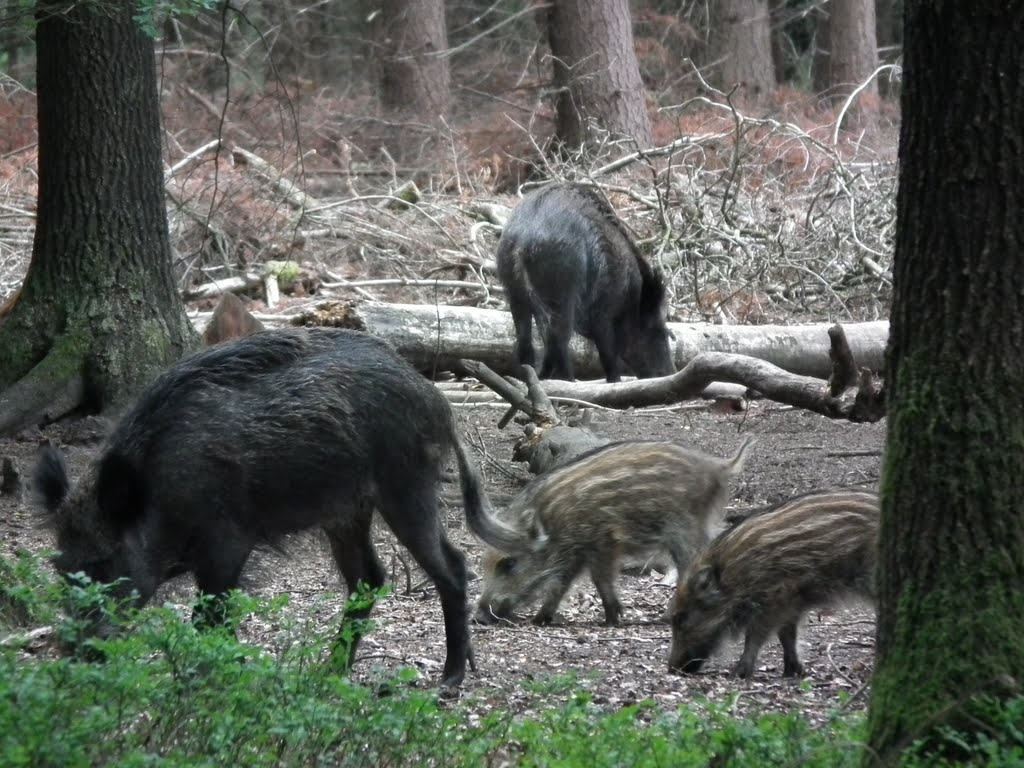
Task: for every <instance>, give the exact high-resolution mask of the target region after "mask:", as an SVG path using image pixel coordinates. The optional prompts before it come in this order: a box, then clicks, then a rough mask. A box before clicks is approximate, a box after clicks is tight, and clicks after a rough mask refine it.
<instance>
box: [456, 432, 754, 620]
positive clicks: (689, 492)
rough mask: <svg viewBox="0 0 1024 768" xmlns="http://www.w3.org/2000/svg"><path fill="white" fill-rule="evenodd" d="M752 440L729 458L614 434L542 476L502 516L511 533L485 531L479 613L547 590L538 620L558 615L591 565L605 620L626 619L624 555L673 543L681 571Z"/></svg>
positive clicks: (494, 613)
mask: <svg viewBox="0 0 1024 768" xmlns="http://www.w3.org/2000/svg"><path fill="white" fill-rule="evenodd" d="M750 443H751V441H750V439H749V438H748V439H747V440H745V441H744V443H743V445H742V446H741V447H740V449H739V451H737V453H736V455H734V456H733V457H732V458H730V459H720V458H717V457H714V456H709V455H707V454H704V453H700V452H697V451H692V450H688V449H686V448H684V447H682V446H681V445H678V444H676V443H671V442H654V441H629V442H622V443H613V444H611V445H607V446H603V447H601V448H597V449H595V450H593V451H591V452H589V453H585V454H583V455H582V456H580V457H579V458H577V459H574V460H573V461H572V462H570V463H568V464H565V465H563V466H561V467H557V468H555V469H552V470H550V471H548V472H546V473H545V474H543V475H541V476H539V477H537V478H535V479H534V480H533V481H532V482H531V483H530V484H529V485H528V486H526V488H524V489H523V490H522V491H521V492H520V493H519V494H518V495H517V496H516V497H515V498H514V499H513V500H512V502H511V504H510V505H509V507H508V509H507V510H506V511H505V513H504V514H503V515H502V516H501V520H502V521H503V522H504V523H505V526H506V532H509V531H511V533H510V535H506V536H504V537H503V538H497V537H493V536H492V537H491V538H488V537H487V536H484V537H482V538H483V539H484V542H485V543H486V544H489V545H490V546H491V547H493V548H494V550H492V551H490V552H487V553H485V555H484V560H483V562H484V586H483V594H482V595H481V597H480V601H479V605H478V609H477V613H476V620H477V621H480V622H483V623H489V622H493V621H495V620H496V619H498V618H508V617H510V616H511V615H512V612H513V611H514V610H515V609H516V607H518V606H519V605H522V604H524V603H527V602H529V601H531V600H532V599H533V598H535V597H540V599H541V600H542V604H541V607H540V610H539V611H538V612H537V614H536V616H535V617H534V619H533V621H534V623H538V624H546V623H549V622H550V621H551V620H552V618H553V617H554V615H555V611H556V610H557V609H558V605H559V603H560V602H561V601H562V597H563V596H564V595H565V593H566V591H567V590H568V589H569V587H570V586H571V585H572V583H573V581H575V579H576V578H577V577H578V576H579V575H580V573H581V572H582V571H583V570H584V569H589V571H590V576H591V578H592V579H593V580H594V585H595V586H596V587H597V591H598V593H599V594H600V596H601V602H602V603H603V605H604V613H605V620H606V622H607V623H608V624H617V623H618V621H619V619H620V617H621V614H622V604H621V602H620V601H619V597H618V594H617V592H616V589H615V581H616V579H617V577H618V572H619V566H620V563H621V561H622V559H623V558H633V559H635V558H645V557H651V556H653V555H656V554H660V553H662V552H664V551H666V550H667V551H668V553H669V555H670V556H671V558H672V560H673V561H674V562H675V564H676V567H677V568H679V570H680V573H681V572H682V570H683V569H684V568H685V567H686V565H687V563H688V562H689V561H690V559H691V558H692V557H693V556H694V554H695V553H696V552H697V551H698V550H699V549H700V548H701V547H702V546H704V545H705V544H706V543H707V541H708V539H709V537H710V533H711V532H712V529H713V528H714V527H715V526H716V525H717V524H718V522H719V521H720V519H721V516H722V513H723V509H724V506H725V503H726V500H727V499H728V496H729V480H730V478H732V477H733V476H735V475H736V474H738V473H739V472H740V470H741V469H742V466H743V458H744V452H745V451H746V449H747V446H748V445H750ZM493 531H494V527H492V528H491V529H490V530H488V531H487V532H486V533H488V534H491V533H493Z"/></svg>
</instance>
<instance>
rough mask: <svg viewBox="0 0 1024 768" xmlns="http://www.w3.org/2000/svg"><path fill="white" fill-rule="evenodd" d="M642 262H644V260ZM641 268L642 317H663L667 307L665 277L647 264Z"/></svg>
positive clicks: (658, 270)
mask: <svg viewBox="0 0 1024 768" xmlns="http://www.w3.org/2000/svg"><path fill="white" fill-rule="evenodd" d="M640 261H643V260H642V259H641V260H640ZM643 264H644V265H645V266H642V267H641V268H640V271H641V282H640V316H641V317H662V318H663V312H664V310H665V309H666V307H665V295H666V289H665V275H664V274H662V272H661V270H660V269H656V268H654V267H651V266H650V265H649V264H647V262H643Z"/></svg>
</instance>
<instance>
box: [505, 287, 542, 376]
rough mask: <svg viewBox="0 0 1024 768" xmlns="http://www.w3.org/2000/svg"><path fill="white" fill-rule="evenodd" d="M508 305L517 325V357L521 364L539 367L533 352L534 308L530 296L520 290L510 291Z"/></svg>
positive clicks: (513, 320) (513, 321)
mask: <svg viewBox="0 0 1024 768" xmlns="http://www.w3.org/2000/svg"><path fill="white" fill-rule="evenodd" d="M508 306H509V309H510V310H511V311H512V323H513V324H514V325H515V327H516V359H517V360H519V364H520V365H529V366H530V367H532V368H536V367H537V361H536V357H535V356H534V352H533V310H532V309H531V307H530V297H529V296H528V295H526V294H523V293H521V292H520V291H518V290H514V291H509V294H508Z"/></svg>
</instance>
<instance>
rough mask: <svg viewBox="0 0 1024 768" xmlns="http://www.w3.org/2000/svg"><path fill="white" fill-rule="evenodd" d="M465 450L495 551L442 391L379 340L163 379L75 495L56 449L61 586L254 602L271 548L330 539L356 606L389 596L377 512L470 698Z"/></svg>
mask: <svg viewBox="0 0 1024 768" xmlns="http://www.w3.org/2000/svg"><path fill="white" fill-rule="evenodd" d="M452 447H454V449H455V454H456V457H457V460H458V467H459V472H460V476H461V483H462V492H463V499H464V502H465V508H466V516H467V518H468V519H469V520H470V525H471V527H473V528H475V529H477V530H480V529H483V532H484V534H486V526H487V519H486V518H485V515H484V509H485V507H486V505H487V504H488V501H487V497H486V495H485V493H484V492H483V489H482V487H481V483H480V479H479V476H478V475H477V474H476V471H475V469H474V467H473V466H472V465H471V463H470V461H469V459H468V457H467V455H466V452H465V450H464V448H463V446H462V444H461V442H460V441H459V439H458V437H457V435H456V432H455V428H454V422H453V418H452V413H451V410H450V408H449V406H448V404H447V401H446V400H445V399H444V397H442V396H441V395H440V394H439V393H438V392H437V390H436V389H435V387H434V386H433V385H432V384H431V383H430V382H429V381H427V380H426V379H424V378H423V377H422V376H420V375H419V374H418V373H416V371H415V370H414V369H413V368H412V367H411V366H410V365H408V364H407V363H406V362H405V361H404V360H402V358H400V357H399V356H398V355H397V354H396V353H395V352H394V351H393V350H392V349H391V348H390V347H388V346H387V345H386V344H385V343H383V342H381V341H379V340H377V339H375V338H373V337H372V336H369V335H366V334H363V333H358V332H355V331H345V330H337V329H311V330H299V329H291V330H282V331H268V332H264V333H260V334H257V335H254V336H250V337H248V338H244V339H241V340H238V341H234V342H227V343H223V344H220V345H218V346H216V347H213V348H210V349H208V350H206V351H205V352H201V353H199V354H197V355H195V356H193V357H191V358H189V359H186V360H184V361H182V362H180V363H178V364H177V365H175V366H174V367H172V368H171V369H170V370H168V371H167V372H166V373H164V374H163V375H162V376H160V377H159V378H158V379H157V380H156V381H155V382H154V383H153V384H152V385H151V386H150V387H149V388H148V390H147V391H146V392H145V393H144V394H143V395H142V396H141V398H140V399H139V401H138V402H137V404H136V405H135V406H134V407H133V408H132V409H131V410H130V411H129V412H128V413H127V414H126V415H125V416H124V417H123V418H122V419H121V421H120V423H119V424H118V426H117V427H116V429H115V430H114V432H113V434H112V435H111V437H110V439H109V441H108V443H107V445H106V446H105V448H104V449H103V451H102V454H101V455H100V456H99V458H98V460H97V461H96V464H95V466H94V467H93V469H92V471H91V473H90V474H89V475H88V476H87V477H86V478H85V479H84V480H82V482H81V483H80V484H79V485H78V486H77V487H76V488H75V489H74V490H71V489H70V488H69V483H68V479H67V476H66V473H65V469H64V464H63V460H62V459H61V456H60V454H59V453H58V452H57V451H55V450H53V449H50V450H49V452H47V453H45V454H44V456H43V458H42V459H41V461H40V464H39V466H38V467H37V470H36V485H37V488H38V489H39V490H40V492H41V493H42V495H43V498H44V500H45V503H46V506H47V508H48V509H49V510H50V512H51V513H52V515H53V519H54V521H55V523H56V529H57V545H58V548H59V550H60V554H59V556H58V557H57V559H56V566H57V568H58V570H59V571H61V572H63V573H65V574H67V573H73V572H76V571H84V572H85V573H86V574H87V575H88V576H90V577H91V578H93V579H94V580H97V581H100V582H111V581H114V580H116V579H118V578H121V577H125V578H127V580H128V581H127V587H128V588H130V589H134V590H137V592H138V602H139V603H140V604H143V603H145V602H146V601H148V600H149V599H150V598H151V597H152V595H153V593H154V592H155V590H156V589H157V587H158V586H159V585H160V584H161V583H162V582H163V581H165V580H166V579H167V578H168V577H170V576H171V575H174V574H178V573H183V572H188V571H191V572H192V573H194V574H195V577H196V581H197V584H198V588H199V591H200V592H201V593H203V594H209V595H222V594H223V593H225V592H226V591H227V590H230V589H232V588H234V587H236V586H237V585H238V582H239V576H240V574H241V571H242V567H243V566H244V564H245V562H246V559H247V558H248V557H249V554H250V553H251V552H252V550H253V548H254V547H256V546H257V545H260V544H267V543H273V542H275V541H277V540H278V539H279V538H280V537H282V536H283V535H285V534H288V533H292V532H295V531H301V530H304V529H307V528H311V527H316V526H319V527H320V528H322V529H323V530H324V531H325V533H326V534H327V538H328V540H329V541H330V545H331V550H332V553H333V555H334V560H335V562H336V563H337V566H338V569H339V570H340V571H341V574H342V576H343V577H344V579H345V582H346V584H347V586H348V588H349V590H350V591H351V590H355V589H356V586H357V584H358V583H360V582H363V583H366V584H368V585H370V586H371V587H379V586H380V585H382V584H383V583H384V579H385V570H384V568H383V567H382V566H381V564H380V562H379V560H378V558H377V555H376V553H375V551H374V548H373V544H372V542H371V538H370V525H371V518H372V514H373V511H374V510H375V509H376V510H378V511H379V512H380V514H381V516H382V517H383V518H384V520H385V521H386V522H387V524H388V525H389V526H390V528H391V530H392V531H394V533H395V536H396V537H397V538H398V540H399V541H400V542H402V544H404V545H405V546H406V547H407V548H408V550H409V551H410V552H411V553H412V555H413V557H414V558H415V559H416V561H417V562H418V563H419V564H420V565H421V566H422V567H423V569H424V571H426V573H427V575H428V576H429V577H430V578H431V580H432V581H433V582H434V585H435V586H436V587H437V590H438V594H439V596H440V600H441V607H442V610H443V613H444V623H445V634H446V638H447V657H446V659H445V665H444V673H443V675H444V677H443V682H444V684H446V685H450V686H454V685H458V684H459V683H460V682H461V681H462V679H463V677H464V675H465V666H466V661H467V659H469V660H470V661H471V655H470V654H471V649H470V641H469V630H468V617H467V606H466V572H465V566H464V560H463V556H462V554H461V553H460V552H459V551H458V550H457V549H455V548H454V547H453V546H452V545H451V544H450V543H449V542H448V540H447V538H446V537H445V535H444V532H443V530H442V528H441V526H440V523H439V519H438V511H437V497H436V485H437V482H438V479H439V475H440V473H441V469H442V462H443V460H444V457H445V454H446V453H448V451H449V450H450V449H451V448H452ZM365 613H368V610H367V611H366V612H364V614H363V615H365ZM353 651H354V649H353Z"/></svg>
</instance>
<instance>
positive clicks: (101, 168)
mask: <svg viewBox="0 0 1024 768" xmlns="http://www.w3.org/2000/svg"><path fill="white" fill-rule="evenodd" d="M135 14H136V8H135V6H134V4H133V3H112V4H102V5H101V4H93V3H66V2H55V1H52V0H51V1H45V2H43V1H41V2H38V3H37V4H36V18H37V26H36V68H37V83H36V87H37V90H38V98H37V103H38V123H39V192H38V206H37V217H36V231H35V240H34V243H33V248H32V262H31V265H30V267H29V270H28V274H27V276H26V277H25V281H24V284H23V286H22V289H21V297H20V300H19V301H18V302H17V304H15V305H14V307H13V309H12V310H11V312H10V314H9V315H8V316H7V317H6V319H5V320H4V321H3V324H2V325H0V432H10V431H12V430H15V429H18V428H19V427H21V426H24V425H26V424H31V423H33V422H34V421H37V420H38V419H39V418H41V417H42V416H43V415H44V414H46V413H52V414H55V415H59V414H60V413H63V412H66V411H67V410H69V409H70V408H72V407H74V406H75V405H78V404H80V403H82V402H87V403H88V404H89V405H91V406H94V407H96V408H104V407H107V406H117V405H119V404H121V403H123V402H124V401H125V400H126V399H128V398H129V397H131V395H133V394H134V393H135V392H136V391H137V390H138V389H139V388H140V387H141V386H143V385H144V384H146V383H147V382H148V381H150V379H152V377H153V376H154V375H155V374H156V373H157V372H158V371H159V370H161V369H162V368H164V367H165V366H167V365H168V364H169V363H170V362H172V361H173V360H176V359H177V358H178V357H180V356H181V355H182V353H183V352H185V351H186V350H187V349H188V348H189V347H191V346H192V345H193V344H194V343H196V338H195V333H194V331H193V329H192V326H191V324H190V323H189V321H188V319H187V318H186V317H185V313H184V309H183V306H182V303H181V300H180V299H179V298H178V294H177V291H176V290H175V286H174V280H173V276H172V274H171V252H170V245H169V242H168V233H167V215H166V209H165V203H164V187H163V168H162V165H161V148H160V111H159V101H158V98H157V88H156V62H155V59H154V55H153V43H152V40H151V39H149V38H148V37H147V36H146V35H145V33H144V32H143V31H142V29H141V28H140V26H139V24H138V22H137V21H136V20H135V18H134V16H135Z"/></svg>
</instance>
